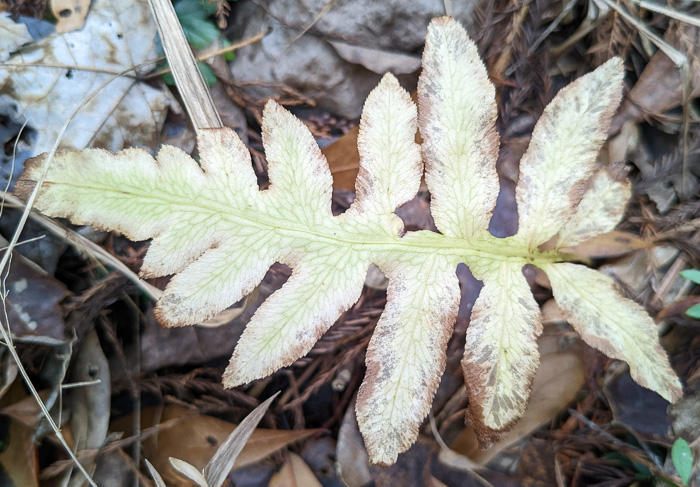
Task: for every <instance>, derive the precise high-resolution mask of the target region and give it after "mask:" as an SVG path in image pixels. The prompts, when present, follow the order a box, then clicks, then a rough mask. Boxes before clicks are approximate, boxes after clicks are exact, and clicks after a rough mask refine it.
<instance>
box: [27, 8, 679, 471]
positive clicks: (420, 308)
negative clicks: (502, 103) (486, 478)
mask: <svg viewBox="0 0 700 487" xmlns="http://www.w3.org/2000/svg"><path fill="white" fill-rule="evenodd" d="M621 90H622V64H621V62H620V61H619V60H618V59H613V60H611V61H609V62H608V63H606V64H604V65H603V66H601V67H600V68H598V69H597V70H596V71H594V72H593V73H591V74H588V75H586V76H584V77H582V78H580V79H579V80H577V81H576V82H574V83H572V84H571V85H570V86H568V87H567V88H564V89H563V90H561V91H560V93H559V94H558V95H557V96H556V98H555V99H554V100H553V101H552V103H551V104H550V105H549V106H548V107H547V108H546V110H545V112H544V114H543V116H542V118H541V119H540V121H539V122H538V124H537V126H536V127H535V131H534V133H533V137H532V141H531V143H530V147H529V149H528V151H527V153H526V154H525V156H524V157H523V159H522V162H521V169H520V171H521V178H520V182H519V184H518V186H517V200H518V209H519V215H520V220H519V225H520V228H519V231H518V233H517V234H516V235H515V236H513V237H510V238H505V239H499V238H495V237H493V236H492V235H491V234H490V233H489V232H488V224H489V219H490V216H491V213H492V211H493V209H494V206H495V204H496V197H497V195H498V186H499V185H498V177H497V175H496V170H495V163H496V159H497V157H498V135H497V133H496V130H495V120H496V115H497V113H496V104H495V100H494V88H493V86H492V85H491V83H490V82H489V80H488V76H487V74H486V69H485V68H484V65H483V63H482V62H481V60H480V59H479V57H478V53H477V51H476V46H475V45H474V44H473V43H472V42H471V41H470V40H469V39H468V37H467V35H466V32H465V31H464V29H462V27H461V26H460V25H459V24H458V23H457V22H456V21H454V20H453V19H450V18H440V19H435V20H434V21H433V22H432V23H431V25H430V27H429V30H428V37H427V40H426V48H425V52H424V55H423V73H422V75H421V78H420V82H419V88H418V98H419V113H418V114H417V112H416V106H415V104H414V103H413V102H412V101H411V99H410V97H409V95H408V94H407V93H406V92H405V91H404V90H403V89H401V87H400V86H399V84H398V82H397V81H396V79H395V78H394V77H393V76H391V75H386V76H385V77H384V78H383V79H382V81H381V83H380V84H379V86H378V87H377V88H376V89H375V90H374V91H372V93H371V94H370V95H369V97H368V99H367V101H366V103H365V107H364V110H363V113H362V120H361V124H360V132H359V138H358V144H359V151H360V172H359V175H358V178H357V186H356V189H357V199H356V200H355V202H354V203H353V205H352V206H351V207H350V209H349V210H348V211H346V212H345V213H344V214H342V215H339V216H333V215H332V213H331V191H332V179H331V175H330V171H329V169H328V166H327V164H326V161H325V159H324V157H323V155H322V154H321V152H320V150H319V148H318V146H317V145H316V142H315V141H314V139H313V137H312V135H311V133H310V132H309V130H308V129H307V128H306V127H305V126H304V124H302V123H301V122H300V121H299V120H298V119H296V118H295V117H294V116H293V115H291V114H290V113H289V112H287V111H286V110H284V109H283V108H282V107H280V106H279V105H277V104H276V103H275V102H272V101H270V102H268V104H267V105H266V107H265V110H264V114H263V145H264V147H265V152H266V156H267V161H268V167H269V178H270V182H271V184H270V188H269V189H267V190H265V191H260V190H259V188H258V185H257V181H256V176H255V174H254V172H253V169H252V164H251V160H250V155H249V153H248V151H247V150H246V148H245V146H244V145H243V143H242V142H241V141H240V139H239V138H238V137H237V136H236V135H235V133H234V132H233V131H231V130H229V129H216V130H205V131H203V132H202V133H201V134H200V136H199V139H198V148H199V153H200V155H201V164H200V165H198V164H197V163H196V162H195V161H194V160H193V159H192V158H190V157H189V156H188V155H187V154H185V153H184V152H182V151H180V150H179V149H176V148H174V147H168V146H164V147H163V148H162V149H161V150H160V152H159V154H158V156H157V158H156V159H153V158H152V157H150V156H149V155H148V154H147V153H146V152H144V151H142V150H139V149H128V150H125V151H122V152H120V153H119V154H116V155H114V154H110V153H107V152H105V151H100V150H84V151H81V152H69V153H63V154H60V155H58V156H57V157H56V158H55V159H54V160H53V161H52V164H51V167H50V169H49V171H48V177H47V178H46V181H45V183H44V185H43V187H42V188H41V191H40V194H39V197H38V199H37V207H38V208H39V209H40V210H41V211H43V212H45V213H47V214H49V215H52V216H61V217H67V218H70V219H71V221H73V222H74V223H78V224H90V225H94V226H96V227H99V228H103V229H108V230H116V231H119V232H122V233H124V234H125V235H127V236H128V237H130V238H132V239H134V240H144V239H148V238H152V239H153V241H152V243H151V246H150V248H149V250H148V253H147V254H146V257H145V259H144V264H143V268H142V270H141V274H142V275H143V276H144V277H153V276H161V275H167V274H176V275H175V276H174V277H173V278H172V280H171V281H170V283H169V285H168V287H167V288H166V290H165V292H164V295H163V297H162V298H161V300H160V301H159V302H158V304H157V306H156V308H155V314H156V316H157V318H158V319H159V320H160V321H161V323H163V324H165V325H167V326H181V325H188V324H193V323H197V322H200V321H202V320H206V319H208V318H210V317H212V316H213V315H215V314H216V313H218V312H220V311H222V310H223V309H225V308H227V307H228V306H230V305H231V304H233V303H235V302H236V301H238V300H239V299H241V298H242V297H243V296H245V295H246V294H247V293H249V292H250V291H251V290H252V289H253V288H254V287H255V286H256V285H257V284H258V283H259V282H260V281H261V280H262V278H263V276H264V274H265V273H266V271H267V270H268V269H269V267H270V266H271V265H272V264H273V263H274V262H282V263H284V264H287V265H289V266H291V268H292V269H293V272H292V276H291V277H290V279H289V280H288V282H287V283H285V284H284V286H282V288H281V289H280V290H278V291H276V292H275V293H274V294H273V295H272V296H271V297H270V298H268V299H267V301H265V302H264V303H263V304H262V305H261V306H260V308H259V309H258V310H257V311H256V313H255V314H254V316H253V318H252V319H251V321H250V323H249V324H248V326H247V328H246V330H245V332H244V333H243V335H242V336H241V339H240V341H239V343H238V345H237V346H236V349H235V351H234V353H233V357H232V359H231V362H230V364H229V366H228V368H227V369H226V372H225V374H224V384H225V385H226V386H227V387H233V386H236V385H239V384H243V383H246V382H250V381H252V380H254V379H257V378H260V377H264V376H266V375H269V374H271V373H272V372H274V371H275V370H277V369H279V368H280V367H284V366H287V365H290V364H291V363H293V362H294V361H295V360H297V359H298V358H299V357H301V356H303V355H304V354H306V353H307V352H308V351H309V350H310V349H311V347H312V346H313V345H314V343H315V342H316V341H317V340H318V338H319V337H320V336H321V335H322V334H323V333H324V332H325V331H326V330H327V329H328V328H329V327H330V326H331V325H332V324H333V323H334V322H335V321H336V320H337V319H338V317H339V316H340V315H341V313H343V312H344V311H345V310H347V309H348V308H349V307H350V306H352V305H353V304H354V303H355V302H356V301H357V299H358V298H359V296H360V292H361V290H362V286H363V282H364V279H365V276H366V273H367V269H368V267H369V266H370V264H376V265H378V266H379V268H380V269H381V270H382V271H383V272H384V273H385V274H386V276H387V277H388V278H389V288H388V297H387V305H386V309H385V310H384V312H383V313H382V315H381V318H380V319H379V322H378V323H377V327H376V330H375V332H374V335H373V336H372V339H371V342H370V345H369V349H368V351H367V358H366V361H367V373H366V376H365V379H364V382H363V383H362V386H361V387H360V391H359V393H358V399H357V417H358V422H359V425H360V430H361V431H362V434H363V436H364V438H365V442H366V445H367V449H368V451H369V453H370V458H371V460H372V461H373V462H374V463H379V464H390V463H393V462H394V461H395V460H396V457H397V455H398V454H399V453H400V452H402V451H404V450H406V449H407V448H408V447H410V445H411V444H412V443H413V442H414V441H415V440H416V438H417V435H418V429H419V427H420V425H421V423H422V421H423V420H424V419H425V417H426V415H427V414H428V411H429V409H430V404H431V401H432V397H433V396H434V394H435V391H436V390H437V386H438V383H439V380H440V376H441V375H442V373H443V370H444V368H445V361H446V356H445V354H446V347H447V342H448V340H449V338H450V336H451V335H452V329H453V326H454V322H455V318H456V314H457V308H458V304H459V296H460V291H459V284H458V281H457V278H456V275H455V270H456V267H457V265H458V264H459V263H465V264H467V265H468V266H469V267H470V268H471V270H472V272H473V273H474V275H475V276H476V277H477V278H478V279H480V280H482V281H483V282H484V288H483V290H482V291H481V294H480V295H479V298H478V299H477V301H476V303H475V305H474V309H473V312H472V319H471V324H470V326H469V329H468V332H467V341H466V348H465V354H464V359H463V362H462V363H463V368H464V375H465V381H466V386H467V391H468V394H469V401H470V407H469V416H470V418H471V420H472V421H473V423H474V424H475V425H476V426H477V429H478V432H479V435H480V439H481V441H482V442H483V443H488V442H489V441H490V440H492V439H494V438H497V437H498V436H499V435H500V434H502V433H503V432H504V431H506V430H507V429H508V428H510V427H511V426H512V425H513V424H514V423H515V422H516V421H517V420H518V418H520V416H521V415H522V413H523V411H524V409H525V406H526V404H527V399H528V395H529V392H530V386H531V383H532V380H533V377H534V374H535V370H536V368H537V365H538V362H539V356H538V350H537V342H536V339H537V336H538V335H539V334H540V332H541V329H542V327H541V323H540V311H539V307H538V306H537V303H536V302H535V300H534V298H533V296H532V293H531V291H530V288H529V286H528V284H527V281H526V280H525V277H524V275H523V273H522V267H523V266H524V265H526V264H534V265H536V266H538V267H539V268H541V269H542V270H543V271H544V272H546V273H547V274H548V275H549V277H550V280H551V283H552V287H553V292H554V296H555V298H556V299H557V300H558V302H559V305H560V306H561V307H562V309H563V310H564V312H565V313H567V315H568V316H569V318H570V320H571V323H572V325H573V326H574V327H575V328H576V330H578V331H579V332H580V333H581V336H582V337H583V339H584V340H585V341H586V342H587V343H589V344H590V345H591V346H593V347H596V348H598V349H600V350H602V351H603V352H605V353H607V354H608V355H610V356H612V357H615V358H619V359H622V360H625V361H627V362H628V363H629V364H630V367H631V370H632V375H633V377H634V378H635V380H637V381H638V382H639V383H640V384H642V385H644V386H646V387H649V388H651V389H653V390H655V391H657V392H658V393H659V394H661V395H662V396H663V397H665V398H666V399H669V400H671V401H673V400H676V399H678V398H679V397H680V395H681V387H680V383H679V381H678V379H677V377H676V376H675V374H674V373H673V371H672V369H671V367H670V365H669V362H668V359H667V357H666V355H665V353H664V352H663V350H662V349H661V347H660V345H659V343H658V338H657V336H656V329H655V326H654V323H653V321H652V320H651V318H650V317H649V316H648V315H647V314H646V313H645V312H644V310H643V309H642V308H641V307H640V306H639V305H637V304H635V303H634V302H632V301H630V300H627V299H624V298H622V297H621V296H620V295H619V294H618V293H617V291H615V289H614V286H613V284H612V282H611V281H610V280H609V279H608V278H606V277H604V276H602V275H601V274H599V273H597V272H596V271H593V270H590V269H587V268H585V267H583V266H580V265H576V264H572V263H568V262H564V261H566V260H567V259H568V257H569V256H568V254H564V253H562V252H560V251H559V250H552V251H544V250H540V249H539V246H540V245H541V244H542V243H544V242H546V241H548V240H550V239H552V238H553V237H555V236H558V241H557V242H556V244H555V248H556V249H561V248H566V247H570V246H573V245H576V244H578V243H580V242H582V241H584V240H587V239H590V238H592V237H594V236H596V235H597V234H599V233H603V232H606V231H609V230H611V229H612V228H613V227H614V226H615V225H616V224H617V223H618V221H619V219H620V218H621V216H622V213H623V211H624V205H625V202H626V200H627V199H628V198H629V196H630V189H629V185H628V184H627V183H626V182H624V181H622V180H620V179H619V178H617V177H615V176H613V173H612V171H609V170H604V171H600V172H598V173H596V175H595V177H593V178H591V176H592V174H593V173H594V168H595V158H596V154H597V152H598V150H599V148H600V146H601V144H602V143H603V141H604V139H605V136H606V134H607V130H608V127H609V124H610V118H611V116H612V113H613V112H614V110H615V108H616V107H617V105H618V103H619V100H620V97H621ZM418 126H419V127H420V132H421V135H422V137H423V140H424V142H423V145H422V147H421V146H419V145H418V144H416V143H415V141H414V135H415V132H416V129H417V127H418ZM421 149H422V157H421ZM422 159H424V160H425V180H426V183H427V185H428V189H429V190H430V193H431V195H432V202H431V212H432V214H433V216H434V219H435V224H436V226H437V228H438V229H439V231H440V233H434V232H429V231H420V232H409V233H405V232H404V229H403V224H402V222H401V220H400V219H399V218H398V217H397V216H396V215H395V214H394V211H395V210H396V208H397V207H398V206H400V205H402V204H403V203H405V202H407V201H409V200H410V199H411V198H413V197H414V196H415V194H416V193H417V191H418V188H419V185H420V180H421V176H422V174H423V162H422ZM43 161H44V159H43V158H42V157H39V158H37V159H35V160H33V161H32V162H30V163H28V164H27V167H26V169H25V172H24V174H23V176H22V179H21V181H20V182H19V183H18V185H17V188H18V192H19V193H21V194H24V195H26V194H27V193H28V192H29V191H31V189H32V188H33V185H34V181H36V180H37V179H38V177H39V174H40V171H41V170H42V164H43ZM586 190H587V192H586ZM584 193H585V196H584Z"/></svg>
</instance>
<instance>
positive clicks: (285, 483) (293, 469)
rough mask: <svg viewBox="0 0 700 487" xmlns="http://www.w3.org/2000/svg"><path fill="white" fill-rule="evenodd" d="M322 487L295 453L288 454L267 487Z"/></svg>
mask: <svg viewBox="0 0 700 487" xmlns="http://www.w3.org/2000/svg"><path fill="white" fill-rule="evenodd" d="M302 486H303V487H322V485H321V482H319V481H318V479H317V478H316V476H315V475H314V472H313V471H312V470H311V469H310V468H309V466H308V465H307V464H306V462H304V460H303V459H302V458H301V457H300V456H299V455H297V454H296V453H291V452H290V453H288V454H287V461H286V462H284V465H282V468H281V469H280V470H279V471H278V472H277V473H275V474H274V475H273V476H272V478H271V479H270V483H268V484H267V487H302Z"/></svg>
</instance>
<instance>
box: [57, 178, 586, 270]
mask: <svg viewBox="0 0 700 487" xmlns="http://www.w3.org/2000/svg"><path fill="white" fill-rule="evenodd" d="M52 183H53V184H57V185H60V186H62V187H65V188H67V189H68V188H75V189H79V190H83V191H97V192H99V193H100V194H101V195H102V197H103V198H104V195H105V193H109V192H111V193H118V194H121V195H125V196H127V197H129V198H141V199H144V200H152V201H153V200H157V201H158V202H159V203H161V204H164V205H166V206H169V207H171V208H174V209H173V210H172V213H177V212H178V210H176V209H175V208H177V207H181V208H183V210H180V211H182V212H192V211H193V209H195V208H198V209H199V210H201V211H202V212H204V213H218V214H220V215H222V216H223V217H225V218H227V219H228V220H229V221H231V222H235V223H238V224H239V225H241V226H253V227H257V228H261V229H264V230H270V229H272V230H273V231H275V232H278V233H280V234H281V235H282V236H296V237H297V238H298V239H299V240H300V241H309V240H311V241H314V242H316V243H318V242H319V241H324V242H328V243H329V244H330V245H334V246H339V245H342V246H350V247H352V248H353V249H354V250H357V251H360V252H367V253H379V254H383V255H387V254H394V253H398V254H406V253H428V254H434V253H439V254H440V255H446V256H450V255H451V256H453V257H455V258H457V259H458V260H459V262H463V263H465V264H467V265H469V264H470V262H471V261H473V260H474V259H479V258H486V259H489V260H491V261H506V260H518V261H523V264H526V263H532V264H537V263H538V262H542V263H546V262H547V263H551V262H563V261H570V260H574V259H573V256H571V255H570V254H565V253H562V252H558V251H555V250H548V251H540V250H537V251H534V252H533V251H529V250H528V249H526V248H524V247H522V246H520V245H517V244H515V243H514V242H513V240H511V239H510V238H497V237H494V236H492V235H490V234H489V235H483V237H482V238H480V239H479V240H480V241H468V240H465V239H461V238H453V237H447V236H445V235H442V234H439V233H435V232H432V231H420V232H407V233H406V234H405V235H404V236H403V237H391V236H380V235H374V234H361V233H360V234H357V238H353V236H352V234H351V233H350V232H349V231H348V229H346V228H343V225H338V226H337V227H335V228H337V230H338V231H339V232H343V235H337V234H330V233H327V232H319V231H317V230H315V229H313V228H309V227H305V228H302V229H300V228H299V227H298V225H299V223H298V222H296V225H297V226H296V227H295V226H293V225H294V222H293V223H291V224H289V225H284V224H283V223H281V221H280V219H279V218H274V217H265V215H263V214H261V213H259V212H255V213H253V212H254V211H255V210H251V212H250V213H245V212H242V211H236V210H235V209H234V208H232V207H231V206H227V205H226V203H224V202H221V201H218V200H214V199H204V198H201V197H200V198H197V199H193V200H186V202H183V201H185V200H183V197H182V195H175V194H171V193H169V192H167V191H163V188H158V189H159V192H158V193H155V192H149V193H145V192H139V191H137V190H136V189H134V190H131V191H129V190H125V189H115V188H114V187H111V186H99V185H96V186H93V185H90V186H88V185H85V184H76V183H71V182H65V181H61V182H54V181H46V182H45V183H44V185H45V186H49V185H51V184H52ZM139 189H140V188H139ZM203 189H204V188H203ZM208 189H212V190H214V191H215V190H216V189H218V188H208ZM204 192H205V191H202V193H204ZM205 203H209V204H205ZM334 218H335V217H334ZM320 228H325V227H320ZM326 229H327V230H330V231H332V230H331V229H330V228H326ZM419 233H420V234H422V235H425V238H420V237H421V235H419ZM409 236H410V238H407V237H409ZM436 236H439V237H438V238H436Z"/></svg>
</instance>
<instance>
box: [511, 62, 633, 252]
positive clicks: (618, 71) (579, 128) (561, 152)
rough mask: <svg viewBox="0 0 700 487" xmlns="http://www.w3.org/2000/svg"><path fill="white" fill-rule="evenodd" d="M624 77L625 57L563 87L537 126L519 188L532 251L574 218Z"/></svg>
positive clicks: (523, 233) (521, 226)
mask: <svg viewBox="0 0 700 487" xmlns="http://www.w3.org/2000/svg"><path fill="white" fill-rule="evenodd" d="M622 75H623V70H622V61H621V60H620V59H619V58H613V59H611V60H610V61H608V62H607V63H605V64H603V65H602V66H601V67H599V68H598V69H596V70H595V71H593V72H592V73H589V74H587V75H585V76H583V77H581V78H579V79H577V80H576V81H574V82H573V83H571V84H570V85H569V86H567V87H565V88H563V89H562V90H561V91H559V93H557V95H556V96H555V97H554V100H552V102H551V103H550V104H549V105H547V108H545V110H544V113H543V114H542V117H541V118H540V120H539V121H538V122H537V125H535V130H534V132H533V133H532V139H531V140H530V145H529V147H528V149H527V152H525V155H524V156H523V158H522V160H521V161H520V179H519V181H518V185H517V188H516V199H517V202H518V216H519V220H518V233H517V235H516V239H518V240H519V241H522V242H524V243H525V244H526V245H527V247H528V248H529V249H531V250H534V249H536V248H537V247H538V246H539V245H540V244H542V243H544V242H546V241H547V240H549V239H550V238H551V237H553V236H554V235H555V234H556V233H557V232H558V231H559V230H560V229H561V227H562V226H563V225H564V224H565V223H566V222H567V221H568V220H569V219H570V218H571V217H572V216H573V214H574V211H575V208H576V205H578V204H579V202H580V201H581V197H582V196H583V193H584V190H585V188H586V183H587V181H588V178H590V177H591V175H592V173H593V169H594V163H595V159H596V155H597V154H598V151H599V150H600V147H601V146H602V145H603V142H605V139H606V137H607V134H608V127H610V120H611V118H612V116H613V114H614V113H615V110H616V109H617V106H618V104H619V103H620V99H621V98H622Z"/></svg>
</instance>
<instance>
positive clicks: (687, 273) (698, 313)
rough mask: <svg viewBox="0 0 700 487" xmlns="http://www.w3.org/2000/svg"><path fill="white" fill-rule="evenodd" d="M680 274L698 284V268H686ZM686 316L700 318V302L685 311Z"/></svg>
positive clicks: (699, 278) (699, 280)
mask: <svg viewBox="0 0 700 487" xmlns="http://www.w3.org/2000/svg"><path fill="white" fill-rule="evenodd" d="M681 276H683V277H685V278H686V279H688V280H690V281H693V282H694V283H695V284H697V285H699V286H700V270H697V269H686V270H684V271H682V272H681ZM685 314H686V315H687V316H690V317H691V318H695V319H696V320H700V303H698V304H694V305H693V306H691V307H690V308H688V309H687V310H686V311H685Z"/></svg>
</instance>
